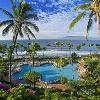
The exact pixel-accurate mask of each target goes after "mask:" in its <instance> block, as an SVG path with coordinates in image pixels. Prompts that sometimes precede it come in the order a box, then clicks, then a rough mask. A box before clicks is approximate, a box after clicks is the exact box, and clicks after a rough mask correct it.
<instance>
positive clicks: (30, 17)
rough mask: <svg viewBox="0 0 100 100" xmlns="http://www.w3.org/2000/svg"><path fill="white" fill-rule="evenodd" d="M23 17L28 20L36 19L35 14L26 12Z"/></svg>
mask: <svg viewBox="0 0 100 100" xmlns="http://www.w3.org/2000/svg"><path fill="white" fill-rule="evenodd" d="M24 18H25V19H26V20H29V19H34V20H38V16H37V14H28V15H25V16H24Z"/></svg>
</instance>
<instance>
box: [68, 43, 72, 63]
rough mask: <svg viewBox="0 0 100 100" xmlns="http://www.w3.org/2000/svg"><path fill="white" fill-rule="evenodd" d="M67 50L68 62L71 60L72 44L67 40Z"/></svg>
mask: <svg viewBox="0 0 100 100" xmlns="http://www.w3.org/2000/svg"><path fill="white" fill-rule="evenodd" d="M66 46H67V48H68V50H69V63H70V62H71V49H72V48H73V44H72V43H71V42H68V43H67V44H66Z"/></svg>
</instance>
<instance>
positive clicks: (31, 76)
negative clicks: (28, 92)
mask: <svg viewBox="0 0 100 100" xmlns="http://www.w3.org/2000/svg"><path fill="white" fill-rule="evenodd" d="M24 77H25V79H27V80H28V82H29V84H30V87H31V86H32V84H34V88H35V84H36V82H37V80H38V79H39V78H40V77H41V75H40V74H39V73H36V72H33V71H31V70H30V71H29V72H27V73H25V75H24Z"/></svg>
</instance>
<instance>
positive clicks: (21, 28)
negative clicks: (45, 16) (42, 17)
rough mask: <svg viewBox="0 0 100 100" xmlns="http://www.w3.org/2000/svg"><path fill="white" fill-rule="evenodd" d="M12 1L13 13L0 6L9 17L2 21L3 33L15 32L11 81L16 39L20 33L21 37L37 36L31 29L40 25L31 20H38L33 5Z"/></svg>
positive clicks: (0, 24) (10, 64) (0, 25)
mask: <svg viewBox="0 0 100 100" xmlns="http://www.w3.org/2000/svg"><path fill="white" fill-rule="evenodd" d="M11 3H12V13H11V12H9V11H7V10H5V9H3V8H0V11H2V12H3V13H4V14H5V15H7V16H8V17H9V19H8V20H4V21H2V22H0V27H2V26H5V27H6V28H4V30H3V31H2V35H3V36H5V35H7V34H8V33H9V31H10V32H11V31H12V33H13V46H11V47H10V51H11V52H10V54H9V81H10V82H11V66H12V62H11V61H12V54H13V51H14V48H15V45H16V41H17V38H18V35H20V36H21V37H23V36H24V34H25V35H26V36H27V37H28V38H29V39H30V35H31V36H32V37H34V38H35V35H34V34H33V32H32V31H31V29H34V30H35V31H37V32H38V31H39V29H38V27H37V26H36V24H35V23H34V22H30V19H33V20H37V19H38V17H37V14H35V13H34V12H33V9H32V6H31V5H30V4H28V3H26V2H24V0H21V1H20V2H19V3H16V0H11Z"/></svg>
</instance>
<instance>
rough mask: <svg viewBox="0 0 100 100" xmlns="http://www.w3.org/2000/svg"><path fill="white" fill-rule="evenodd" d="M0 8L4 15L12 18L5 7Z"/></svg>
mask: <svg viewBox="0 0 100 100" xmlns="http://www.w3.org/2000/svg"><path fill="white" fill-rule="evenodd" d="M0 10H1V11H2V12H3V13H4V14H5V15H7V16H8V17H10V18H14V16H13V14H12V13H10V12H9V11H7V10H5V9H3V8H0Z"/></svg>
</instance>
